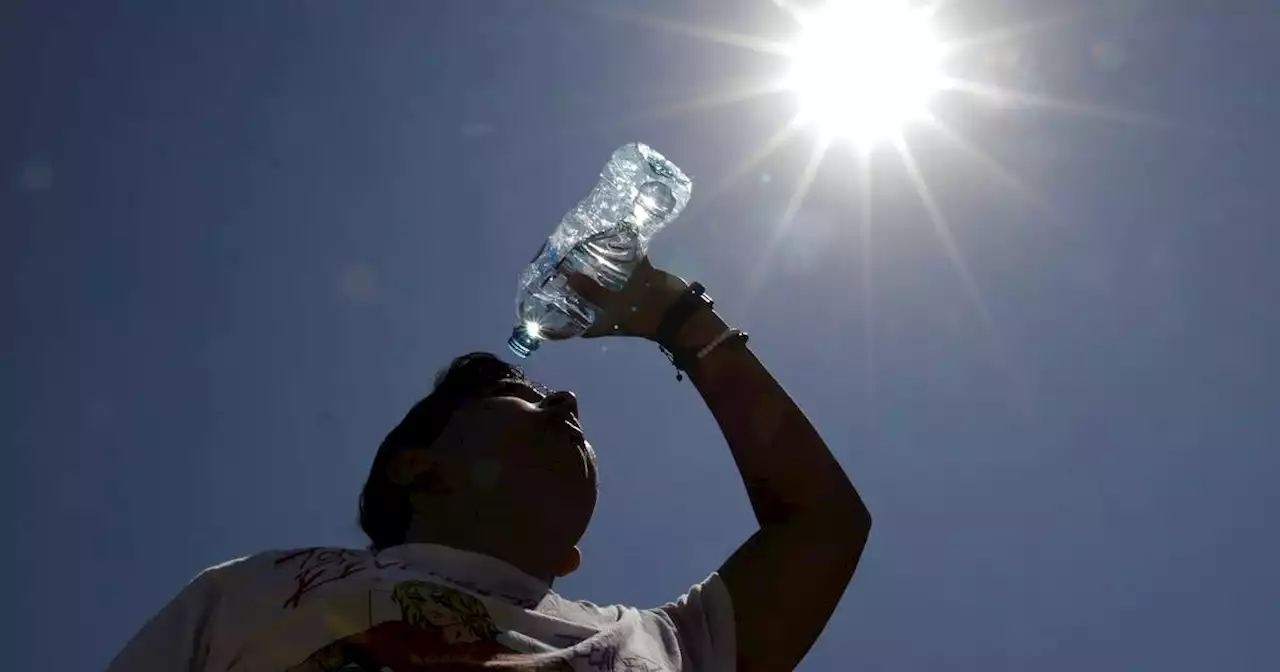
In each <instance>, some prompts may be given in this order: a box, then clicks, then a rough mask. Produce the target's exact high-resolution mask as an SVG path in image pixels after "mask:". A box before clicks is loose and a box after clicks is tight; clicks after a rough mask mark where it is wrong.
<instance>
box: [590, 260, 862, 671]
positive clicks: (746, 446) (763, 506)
mask: <svg viewBox="0 0 1280 672" xmlns="http://www.w3.org/2000/svg"><path fill="white" fill-rule="evenodd" d="M570 287H571V288H573V289H574V290H575V291H577V292H578V293H579V294H580V295H582V297H583V298H585V299H587V300H588V301H590V302H592V303H594V304H595V305H596V306H598V307H599V308H600V309H601V314H600V316H599V317H598V318H597V321H596V325H594V326H593V327H592V328H591V330H590V331H589V332H587V334H586V335H587V336H588V337H594V336H605V335H622V336H639V337H643V338H648V339H650V340H652V339H654V338H655V336H656V333H657V329H658V325H659V324H660V323H661V321H662V316H663V314H664V313H665V312H666V309H667V308H668V307H669V306H670V305H671V303H672V302H674V301H675V300H676V298H678V297H679V295H680V293H681V292H683V291H684V290H685V288H686V287H687V285H686V283H685V282H684V281H683V280H681V279H680V278H678V277H676V276H674V275H671V274H669V273H666V272H664V271H660V270H657V269H655V268H653V267H652V266H650V265H649V264H648V262H647V261H646V262H643V263H642V264H641V265H640V267H639V268H637V270H636V272H635V273H634V274H633V275H632V276H631V279H630V281H629V282H628V284H627V286H626V287H624V288H623V289H622V290H620V291H618V292H609V291H608V290H606V289H604V288H602V287H600V286H599V285H597V284H596V283H594V282H592V281H591V280H590V279H589V278H586V277H585V276H575V277H573V278H571V279H570ZM615 325H616V328H615ZM727 328H728V327H727V325H726V324H725V323H724V321H723V320H721V319H720V317H719V316H718V315H716V314H715V312H713V311H711V310H709V309H702V310H700V312H697V313H695V314H694V315H693V316H692V317H691V318H690V319H689V321H688V322H686V323H685V325H684V326H683V328H682V329H681V330H680V332H679V334H677V336H676V339H675V340H676V342H675V343H665V344H664V345H666V346H668V347H674V348H677V349H679V350H682V351H685V352H689V351H697V350H699V349H701V348H703V347H704V346H706V345H707V344H709V343H711V342H712V340H713V339H715V338H716V336H718V335H720V334H721V333H723V332H724V330H725V329H727ZM688 373H689V378H690V380H692V381H693V383H694V385H695V386H697V388H698V391H699V393H701V394H702V398H703V400H704V401H706V403H707V406H708V408H710V409H711V413H712V415H714V416H715V419H716V422H717V423H718V424H719V425H720V429H721V431H722V432H723V433H724V436H725V439H726V441H727V442H728V444H729V449H730V451H732V453H733V457H734V461H735V462H736V463H737V465H738V471H739V473H740V474H741V476H742V480H743V483H744V484H745V485H746V488H747V496H748V497H749V499H750V500H751V506H752V509H753V510H754V511H755V514H756V521H757V522H758V523H759V525H760V529H759V530H758V531H757V532H756V533H755V534H753V535H752V536H751V538H750V539H748V540H747V541H746V542H745V543H744V544H743V545H742V546H741V547H740V548H739V549H738V550H737V551H736V552H734V554H733V555H732V556H731V557H730V558H729V559H728V560H727V561H725V563H724V565H723V566H722V567H721V568H720V572H719V573H720V576H721V578H722V579H723V580H724V582H725V585H726V586H728V589H729V594H730V596H731V597H732V600H733V611H734V622H735V626H736V630H737V633H736V638H735V639H736V641H737V646H738V650H737V654H738V669H740V670H751V671H755V670H770V671H771V670H791V669H793V668H794V667H795V666H796V665H797V664H798V663H799V662H800V660H801V659H802V658H803V657H804V655H805V653H807V652H808V650H809V648H810V647H811V646H812V645H813V642H814V641H815V640H816V639H817V638H818V635H819V634H821V633H822V630H823V628H824V627H826V624H827V620H828V619H830V618H831V613H832V611H834V609H835V607H836V604H837V603H838V602H839V600H840V596H841V595H842V594H843V593H844V589H845V586H846V585H847V584H848V582H849V579H850V578H851V577H852V576H853V571H854V569H855V568H856V567H857V564H858V560H859V558H860V557H861V555H862V549H863V547H864V545H865V544H866V541H867V535H868V534H869V533H870V530H871V516H870V514H869V513H868V512H867V509H866V507H865V506H864V505H863V503H862V500H861V498H859V496H858V493H857V491H856V490H854V488H853V485H852V484H850V483H849V479H848V477H846V476H845V474H844V471H843V470H842V469H841V468H840V465H839V463H838V462H836V459H835V458H834V457H833V456H832V455H831V452H830V451H829V450H828V449H827V446H826V444H825V443H824V442H823V441H822V438H821V437H820V436H819V435H818V433H817V431H816V430H815V429H814V428H813V425H811V424H810V423H809V421H808V419H807V418H805V416H804V413H803V412H801V410H800V409H799V408H798V407H797V406H796V404H795V402H793V401H792V400H791V398H790V397H789V396H788V395H787V393H786V391H784V390H783V389H782V387H781V386H780V385H779V384H778V382H777V381H776V380H774V378H773V376H772V375H771V374H770V373H769V371H768V370H766V369H765V368H764V366H763V365H762V364H761V363H760V362H759V360H757V359H756V358H755V356H754V355H753V354H751V351H750V350H748V349H746V348H745V347H743V346H742V345H741V344H738V343H730V344H725V345H722V346H720V347H717V348H715V349H714V350H712V351H711V352H710V353H709V354H708V355H707V356H706V357H705V358H703V359H700V360H697V361H696V362H694V363H692V365H691V367H690V370H689V371H688Z"/></svg>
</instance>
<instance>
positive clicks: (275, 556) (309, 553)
mask: <svg viewBox="0 0 1280 672" xmlns="http://www.w3.org/2000/svg"><path fill="white" fill-rule="evenodd" d="M373 557H374V554H373V553H371V552H370V551H367V550H364V549H354V548H341V547H337V546H308V547H305V548H286V549H275V550H269V551H260V552H258V553H254V554H252V555H246V556H243V557H239V558H234V559H232V560H227V561H226V562H221V563H218V564H216V565H213V566H211V567H209V568H207V569H205V570H204V571H202V572H200V574H199V575H198V576H197V577H196V580H200V579H203V578H208V579H211V580H213V581H217V582H222V581H226V580H229V579H234V578H237V577H239V576H243V575H245V574H254V573H258V572H261V571H265V570H271V569H275V568H279V567H282V566H289V567H293V568H295V569H306V568H309V567H320V566H328V565H332V564H348V563H352V562H361V561H364V560H368V559H371V558H373Z"/></svg>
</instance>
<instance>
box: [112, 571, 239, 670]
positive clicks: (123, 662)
mask: <svg viewBox="0 0 1280 672" xmlns="http://www.w3.org/2000/svg"><path fill="white" fill-rule="evenodd" d="M217 600H218V589H217V584H216V581H215V576H214V573H213V571H212V570H206V571H204V572H202V573H201V574H200V575H199V576H197V577H196V578H195V579H193V580H192V581H191V583H189V584H187V587H186V588H183V589H182V591H181V592H180V593H178V595H177V597H175V598H173V600H172V601H170V602H169V604H167V605H165V607H164V608H163V609H161V610H160V612H159V613H157V614H156V615H155V616H153V617H152V618H151V620H149V621H147V623H146V625H144V626H142V629H141V630H139V631H138V634H136V635H134V636H133V639H131V640H129V643H128V644H126V645H125V647H124V650H122V651H121V652H120V653H119V655H117V656H116V657H115V659H114V660H112V661H111V664H110V665H108V666H107V672H152V671H153V670H154V671H155V672H179V671H182V672H186V671H190V672H201V671H203V670H204V666H205V660H206V658H207V657H208V641H209V639H208V636H209V632H208V628H209V621H210V617H211V616H212V614H213V610H214V607H215V606H216V604H217Z"/></svg>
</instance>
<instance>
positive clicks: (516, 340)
mask: <svg viewBox="0 0 1280 672" xmlns="http://www.w3.org/2000/svg"><path fill="white" fill-rule="evenodd" d="M539 345H542V340H541V339H539V338H537V337H535V336H534V335H533V334H531V333H529V330H528V329H527V328H525V326H524V325H523V324H522V325H519V326H517V327H516V328H514V329H512V330H511V338H508V339H507V347H508V348H511V352H512V353H513V354H515V356H516V357H519V358H521V359H524V358H525V357H528V356H529V355H531V354H533V351H534V350H537V349H538V346H539Z"/></svg>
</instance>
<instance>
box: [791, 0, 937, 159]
mask: <svg viewBox="0 0 1280 672" xmlns="http://www.w3.org/2000/svg"><path fill="white" fill-rule="evenodd" d="M797 20H798V21H799V23H800V36H799V39H797V40H796V42H795V43H794V44H792V45H791V47H790V49H789V50H788V53H789V55H790V58H791V71H790V73H789V75H788V77H787V82H786V86H787V88H789V89H791V90H793V91H795V92H796V94H797V95H798V97H799V99H800V112H799V117H798V119H799V121H801V122H803V123H805V124H808V125H812V126H815V127H817V129H818V130H819V132H820V133H822V135H823V136H825V137H827V138H829V139H836V138H847V139H850V140H853V141H855V142H858V143H859V144H864V145H870V144H874V143H875V142H877V141H882V140H886V139H890V138H894V137H896V136H897V135H898V133H899V132H900V131H901V130H902V128H903V127H904V126H905V125H907V124H908V123H910V122H912V121H915V120H918V119H921V118H925V117H927V115H928V105H929V102H930V99H931V98H932V96H933V94H934V93H935V92H936V91H937V90H938V89H939V88H940V86H941V84H942V82H943V75H942V70H941V66H942V51H943V50H942V44H941V43H940V42H939V41H938V39H937V37H936V36H935V35H934V32H933V27H932V25H931V22H930V15H929V13H928V12H927V11H924V10H921V9H919V8H916V7H913V6H912V5H911V4H910V3H909V2H907V1H906V0H828V2H827V4H826V5H824V6H822V7H820V8H819V9H816V10H813V11H810V12H806V13H800V14H798V15H797Z"/></svg>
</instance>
